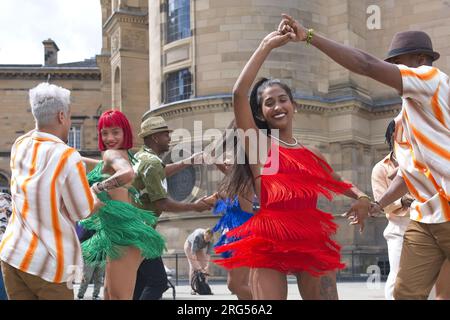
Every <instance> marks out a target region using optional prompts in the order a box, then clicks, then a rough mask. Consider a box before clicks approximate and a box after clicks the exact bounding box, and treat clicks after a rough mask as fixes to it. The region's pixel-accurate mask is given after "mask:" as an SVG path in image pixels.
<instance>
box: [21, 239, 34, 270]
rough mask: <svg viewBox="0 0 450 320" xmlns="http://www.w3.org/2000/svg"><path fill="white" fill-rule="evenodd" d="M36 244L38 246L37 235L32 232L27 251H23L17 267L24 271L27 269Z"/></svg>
mask: <svg viewBox="0 0 450 320" xmlns="http://www.w3.org/2000/svg"><path fill="white" fill-rule="evenodd" d="M37 246H38V237H37V236H36V235H35V234H34V233H33V236H32V238H31V241H30V244H29V246H28V249H27V252H26V253H25V256H24V257H23V259H22V262H21V263H20V267H19V269H20V270H21V271H23V272H26V271H27V270H28V267H29V266H30V263H31V260H32V259H33V256H34V253H35V252H36V248H37Z"/></svg>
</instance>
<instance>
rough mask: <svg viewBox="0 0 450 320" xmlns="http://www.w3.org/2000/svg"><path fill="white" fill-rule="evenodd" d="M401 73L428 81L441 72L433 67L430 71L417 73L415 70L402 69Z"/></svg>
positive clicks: (404, 75) (403, 75)
mask: <svg viewBox="0 0 450 320" xmlns="http://www.w3.org/2000/svg"><path fill="white" fill-rule="evenodd" d="M400 73H401V75H402V77H414V78H418V79H420V80H422V81H428V80H431V79H433V78H434V77H435V76H437V75H438V73H439V72H438V69H436V68H431V70H430V71H428V72H425V73H422V74H420V73H415V72H414V71H412V70H409V69H400Z"/></svg>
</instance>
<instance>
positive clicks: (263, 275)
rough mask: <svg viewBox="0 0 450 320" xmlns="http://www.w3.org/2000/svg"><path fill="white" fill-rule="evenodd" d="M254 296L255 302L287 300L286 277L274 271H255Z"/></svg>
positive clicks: (260, 269) (259, 269)
mask: <svg viewBox="0 0 450 320" xmlns="http://www.w3.org/2000/svg"><path fill="white" fill-rule="evenodd" d="M251 286H252V294H253V299H254V300H286V299H287V279H286V275H285V274H283V273H281V272H278V271H276V270H273V269H262V268H258V269H253V281H252V284H251Z"/></svg>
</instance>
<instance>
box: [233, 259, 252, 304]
mask: <svg viewBox="0 0 450 320" xmlns="http://www.w3.org/2000/svg"><path fill="white" fill-rule="evenodd" d="M249 281H250V269H249V268H245V267H244V268H236V269H232V270H230V272H228V281H227V284H228V289H229V290H230V291H231V292H232V293H233V294H235V295H236V296H237V297H238V299H239V300H252V299H253V297H252V292H251V290H250V285H249Z"/></svg>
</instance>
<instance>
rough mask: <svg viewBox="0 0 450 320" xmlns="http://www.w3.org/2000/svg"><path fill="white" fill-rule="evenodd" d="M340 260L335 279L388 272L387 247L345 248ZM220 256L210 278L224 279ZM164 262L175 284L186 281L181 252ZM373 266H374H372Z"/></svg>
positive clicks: (383, 276)
mask: <svg viewBox="0 0 450 320" xmlns="http://www.w3.org/2000/svg"><path fill="white" fill-rule="evenodd" d="M341 256H342V258H341V261H342V262H343V263H345V265H346V267H345V268H344V269H342V270H339V271H338V273H337V281H364V280H366V279H367V278H368V277H369V276H370V275H371V274H372V273H373V270H374V269H375V270H378V271H379V274H380V278H381V280H386V278H387V276H388V274H389V259H388V253H387V249H384V250H376V251H373V250H371V251H369V250H357V249H355V250H345V251H342V252H341ZM219 258H220V256H218V255H212V256H211V262H210V264H209V273H210V279H211V280H226V278H227V271H226V270H225V269H223V268H221V267H219V266H218V265H216V264H215V263H214V262H213V261H214V260H215V259H219ZM163 260H164V264H165V265H166V266H167V267H168V268H169V269H171V270H172V271H173V274H172V277H173V278H175V285H178V284H179V282H180V281H188V273H189V263H188V261H187V258H186V255H185V254H184V253H182V252H180V253H174V254H166V255H164V256H163ZM374 267H375V268H374Z"/></svg>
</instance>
